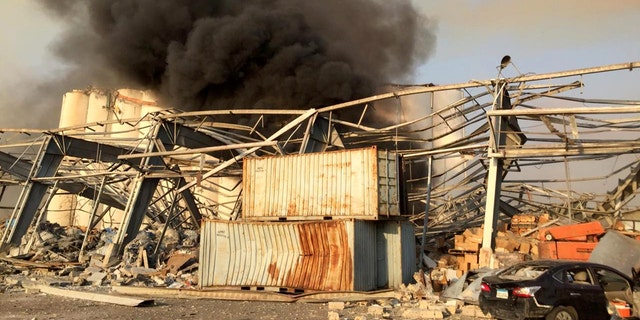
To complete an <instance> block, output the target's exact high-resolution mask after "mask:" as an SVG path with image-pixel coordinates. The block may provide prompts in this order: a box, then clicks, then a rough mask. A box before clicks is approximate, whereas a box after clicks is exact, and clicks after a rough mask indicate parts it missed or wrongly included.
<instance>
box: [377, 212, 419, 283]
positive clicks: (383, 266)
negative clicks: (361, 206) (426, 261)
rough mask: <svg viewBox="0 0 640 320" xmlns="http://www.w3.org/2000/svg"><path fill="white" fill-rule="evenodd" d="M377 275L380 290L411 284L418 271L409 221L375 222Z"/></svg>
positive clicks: (414, 239)
mask: <svg viewBox="0 0 640 320" xmlns="http://www.w3.org/2000/svg"><path fill="white" fill-rule="evenodd" d="M377 224H378V226H377V243H378V246H377V247H378V274H377V277H378V278H377V280H378V281H377V285H378V287H380V288H399V287H400V285H401V284H408V283H412V282H413V281H414V280H413V274H414V273H415V272H416V271H417V270H418V269H417V268H418V267H417V260H416V238H415V230H414V226H413V224H412V223H410V222H409V221H379V222H377Z"/></svg>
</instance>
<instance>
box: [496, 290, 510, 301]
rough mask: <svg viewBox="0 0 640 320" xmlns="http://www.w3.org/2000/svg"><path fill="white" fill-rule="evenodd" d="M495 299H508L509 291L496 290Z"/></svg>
mask: <svg viewBox="0 0 640 320" xmlns="http://www.w3.org/2000/svg"><path fill="white" fill-rule="evenodd" d="M496 298H498V299H508V298H509V291H507V289H497V290H496Z"/></svg>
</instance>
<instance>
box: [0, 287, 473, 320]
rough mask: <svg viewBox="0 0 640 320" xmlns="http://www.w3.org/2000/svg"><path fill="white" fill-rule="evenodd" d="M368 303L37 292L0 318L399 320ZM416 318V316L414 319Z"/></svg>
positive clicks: (1, 308)
mask: <svg viewBox="0 0 640 320" xmlns="http://www.w3.org/2000/svg"><path fill="white" fill-rule="evenodd" d="M370 304H371V302H368V303H367V302H347V303H346V308H345V309H344V310H337V311H336V310H333V311H332V310H329V308H328V304H327V303H307V302H293V303H284V302H262V301H226V300H212V299H168V298H158V299H154V303H153V304H152V305H150V306H146V307H128V306H121V305H115V304H109V303H103V302H94V301H88V300H81V299H72V298H66V297H60V296H56V295H49V294H44V293H38V292H25V291H21V290H15V291H10V292H5V293H3V294H0V319H29V320H46V319H51V320H53V319H56V320H58V319H63V320H85V319H110V320H128V319H132V320H133V319H152V320H160V319H194V320H195V319H216V320H227V319H229V320H231V319H233V320H254V319H261V320H262V319H265V320H270V319H273V320H275V319H283V320H284V319H287V320H295V319H299V320H320V319H322V320H327V319H331V318H330V317H329V312H337V313H338V314H339V318H340V319H343V320H344V319H349V320H354V319H370V320H371V319H383V318H384V319H391V320H394V319H396V320H401V319H406V318H405V317H403V316H402V315H401V314H402V311H401V308H397V309H396V310H394V311H393V312H392V314H390V315H388V316H385V317H380V316H374V315H371V314H368V312H367V308H368V305H370ZM413 319H415V318H413ZM445 319H450V320H470V319H474V318H473V317H471V318H470V317H465V316H461V315H450V316H447V317H446V318H445Z"/></svg>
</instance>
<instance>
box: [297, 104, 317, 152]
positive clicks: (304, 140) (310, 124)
mask: <svg viewBox="0 0 640 320" xmlns="http://www.w3.org/2000/svg"><path fill="white" fill-rule="evenodd" d="M317 117H318V114H317V113H316V114H314V115H313V116H311V117H310V118H309V121H307V128H306V129H305V131H304V134H303V136H302V143H301V144H300V150H298V154H304V153H305V151H306V148H307V144H308V143H309V139H310V138H311V129H312V128H313V123H314V122H315V121H316V118H317ZM294 132H295V131H294ZM292 134H293V133H292Z"/></svg>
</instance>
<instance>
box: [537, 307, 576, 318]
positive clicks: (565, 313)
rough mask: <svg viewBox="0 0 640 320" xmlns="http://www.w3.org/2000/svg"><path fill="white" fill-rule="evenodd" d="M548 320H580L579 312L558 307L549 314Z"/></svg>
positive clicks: (570, 308) (569, 308)
mask: <svg viewBox="0 0 640 320" xmlns="http://www.w3.org/2000/svg"><path fill="white" fill-rule="evenodd" d="M545 319H546V320H578V312H577V311H576V309H575V308H573V307H565V306H557V307H555V308H553V310H551V312H549V314H547V316H546V317H545Z"/></svg>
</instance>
